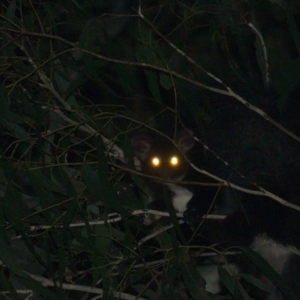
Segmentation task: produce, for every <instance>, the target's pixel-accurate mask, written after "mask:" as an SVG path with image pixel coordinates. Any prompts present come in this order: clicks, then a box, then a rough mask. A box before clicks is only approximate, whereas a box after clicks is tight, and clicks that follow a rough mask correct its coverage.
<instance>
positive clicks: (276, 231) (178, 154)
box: [132, 116, 300, 300]
mask: <svg viewBox="0 0 300 300" xmlns="http://www.w3.org/2000/svg"><path fill="white" fill-rule="evenodd" d="M227 121H228V122H227ZM227 121H226V118H225V119H224V116H223V119H219V120H217V121H216V122H215V123H214V124H213V126H211V128H210V130H209V131H207V134H204V135H203V136H202V138H203V142H204V144H205V145H207V146H208V147H209V148H210V149H213V150H214V151H215V152H216V153H218V155H219V156H220V157H221V158H222V160H220V159H219V158H217V157H216V155H215V154H214V153H212V152H210V151H207V150H203V147H202V146H200V145H195V140H194V138H193V135H192V133H191V132H187V131H180V132H179V133H178V135H177V136H176V137H175V139H174V142H171V141H170V140H169V139H166V138H163V137H162V136H158V135H156V134H155V135H152V134H149V133H146V132H141V133H138V134H137V135H136V136H134V137H133V139H132V147H133V149H134V153H135V155H136V156H137V157H138V158H139V159H140V160H141V169H142V171H143V172H145V173H146V174H149V175H152V176H155V177H157V179H150V180H149V186H150V190H152V194H151V199H152V200H151V203H150V204H149V207H150V208H158V209H166V205H165V199H166V198H168V199H171V201H172V203H173V207H174V209H175V210H176V211H177V212H184V213H185V216H186V219H187V220H189V221H190V222H193V223H195V222H200V221H201V220H202V217H203V215H205V214H206V213H208V212H209V213H213V214H225V215H227V217H226V218H225V219H224V220H223V221H215V220H205V222H204V223H203V226H202V227H201V233H202V234H203V235H205V236H206V237H207V239H208V240H210V241H211V242H212V243H219V244H224V245H225V246H251V247H252V249H253V250H255V251H256V252H257V253H259V254H261V255H262V257H264V258H265V259H266V260H267V261H268V262H269V264H270V265H271V266H273V268H274V269H275V270H276V271H277V272H278V273H279V274H281V275H282V276H283V277H284V279H285V280H286V281H287V282H288V284H289V287H290V289H291V290H292V291H293V292H294V293H295V294H298V296H299V295H300V288H299V287H298V286H299V285H298V284H294V282H295V281H297V280H299V279H300V256H299V253H300V251H299V250H300V222H298V220H299V219H300V212H299V211H298V210H295V209H292V208H289V207H287V206H283V205H282V204H280V203H278V202H276V201H274V200H273V199H270V198H268V197H264V196H255V195H252V194H247V193H242V192H238V191H236V190H233V189H231V188H230V187H226V188H225V187H223V188H222V189H221V190H219V188H218V187H216V186H213V187H208V186H203V185H193V186H190V185H185V181H193V182H195V181H200V182H201V181H202V182H209V183H215V181H214V180H211V179H207V177H206V176H204V175H202V174H199V173H197V172H196V171H195V170H193V169H191V167H190V165H189V164H188V163H187V162H186V160H185V158H184V155H187V156H189V159H190V160H192V162H193V163H194V160H193V158H195V157H196V161H197V162H196V163H195V165H197V166H198V167H200V168H203V169H205V170H207V171H209V172H211V173H213V174H215V175H217V176H218V177H220V178H222V179H224V180H226V181H229V182H231V183H234V184H237V185H239V186H242V187H245V188H249V189H253V190H259V189H260V187H263V188H264V189H266V190H268V191H270V192H272V193H274V194H276V195H278V196H280V197H282V198H284V199H285V200H287V201H290V202H293V203H295V204H300V199H299V195H300V185H299V183H300V147H299V144H298V142H297V141H295V140H293V139H292V138H290V137H288V136H286V135H285V134H284V133H283V132H281V131H280V130H277V129H275V128H274V127H273V126H272V125H271V124H269V123H268V122H266V121H264V120H263V119H260V117H259V116H254V117H251V118H248V117H247V118H243V117H241V118H236V119H235V120H230V121H229V120H227ZM189 153H193V155H194V156H193V157H191V156H190V155H189ZM183 154H184V155H183ZM195 155H196V156H195ZM225 161H226V163H224V162H225ZM174 180H175V181H176V182H174ZM178 180H179V181H180V180H182V181H183V183H182V184H180V183H178V182H177V181H178ZM261 278H263V279H264V281H265V282H266V284H267V285H268V286H269V289H270V291H269V294H263V296H261V295H260V297H261V299H272V300H275V299H276V300H278V299H285V298H284V296H283V294H282V293H281V292H280V291H278V290H277V289H276V287H275V286H274V285H273V284H272V283H271V282H270V281H269V280H267V279H265V278H264V276H262V277H261Z"/></svg>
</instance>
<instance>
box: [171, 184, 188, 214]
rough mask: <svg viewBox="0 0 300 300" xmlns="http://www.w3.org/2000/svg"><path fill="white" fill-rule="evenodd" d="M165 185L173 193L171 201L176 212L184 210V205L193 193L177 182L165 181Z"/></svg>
mask: <svg viewBox="0 0 300 300" xmlns="http://www.w3.org/2000/svg"><path fill="white" fill-rule="evenodd" d="M167 186H168V187H169V189H170V190H171V191H172V192H173V193H174V196H173V199H172V202H173V206H174V209H175V210H176V212H179V213H183V212H184V211H186V205H187V203H188V202H189V201H190V200H191V199H192V197H193V193H192V192H191V191H189V190H187V189H185V188H184V187H182V186H180V185H177V184H173V183H167Z"/></svg>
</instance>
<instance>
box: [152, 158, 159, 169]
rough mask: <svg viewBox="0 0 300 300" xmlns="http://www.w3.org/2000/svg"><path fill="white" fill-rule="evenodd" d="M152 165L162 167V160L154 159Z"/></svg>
mask: <svg viewBox="0 0 300 300" xmlns="http://www.w3.org/2000/svg"><path fill="white" fill-rule="evenodd" d="M152 165H153V166H156V167H157V166H159V165H160V160H159V158H157V157H154V158H152Z"/></svg>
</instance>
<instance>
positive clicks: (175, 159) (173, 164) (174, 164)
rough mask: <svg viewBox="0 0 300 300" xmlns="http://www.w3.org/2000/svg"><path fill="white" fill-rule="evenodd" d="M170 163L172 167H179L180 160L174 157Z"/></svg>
mask: <svg viewBox="0 0 300 300" xmlns="http://www.w3.org/2000/svg"><path fill="white" fill-rule="evenodd" d="M170 163H171V165H172V166H177V165H178V158H177V157H176V156H173V157H172V158H171V160H170Z"/></svg>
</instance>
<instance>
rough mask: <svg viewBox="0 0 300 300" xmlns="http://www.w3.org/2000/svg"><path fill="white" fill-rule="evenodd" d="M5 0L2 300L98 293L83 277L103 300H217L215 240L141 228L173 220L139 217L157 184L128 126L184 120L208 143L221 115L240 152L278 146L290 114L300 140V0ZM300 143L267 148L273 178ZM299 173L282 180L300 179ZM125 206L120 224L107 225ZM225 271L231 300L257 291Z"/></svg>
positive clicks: (1, 36) (1, 35) (162, 128)
mask: <svg viewBox="0 0 300 300" xmlns="http://www.w3.org/2000/svg"><path fill="white" fill-rule="evenodd" d="M140 5H141V6H140ZM0 8H1V14H0V43H1V47H0V53H1V54H0V70H1V71H0V79H1V81H0V82H1V85H0V101H1V109H0V139H1V143H0V259H1V261H2V264H1V266H0V290H1V291H7V292H8V294H6V296H4V294H1V293H0V297H1V299H2V298H3V299H96V296H97V294H98V295H99V293H100V291H99V290H88V289H84V287H92V288H99V289H102V292H103V299H119V298H120V299H202V298H203V299H215V298H219V299H221V296H219V297H217V296H212V295H208V294H206V293H205V292H204V291H205V289H204V286H205V285H204V283H203V280H202V278H201V276H200V274H199V273H197V270H196V266H197V264H198V263H199V261H200V263H201V258H199V253H202V252H205V251H207V250H208V249H207V248H210V249H209V250H210V253H212V252H214V251H216V250H215V249H214V247H212V246H211V245H205V246H206V247H204V246H202V244H201V245H200V244H198V243H197V242H196V241H195V240H193V239H191V240H188V241H186V240H185V241H184V240H182V239H180V238H178V235H179V236H180V235H181V234H183V235H184V234H185V233H184V232H185V230H189V228H185V226H183V227H182V228H181V227H180V226H179V224H178V223H177V224H176V225H175V227H174V228H173V229H171V230H166V231H163V232H161V233H160V234H157V235H155V236H153V237H151V238H149V241H143V240H142V238H144V237H148V235H150V234H151V233H153V231H154V232H156V231H157V230H158V229H159V228H160V226H161V225H156V226H154V227H150V228H148V227H146V226H143V225H142V218H143V217H142V215H136V216H132V211H134V210H137V209H142V208H145V201H146V200H145V199H146V197H147V196H146V195H145V183H144V180H143V178H142V177H141V176H137V174H136V173H134V172H130V170H129V169H134V160H133V155H132V149H131V147H130V138H131V137H132V136H133V135H134V134H135V133H136V132H137V131H139V130H140V129H141V128H147V129H148V130H150V131H151V130H152V129H154V130H156V131H158V132H160V133H161V134H162V135H167V136H169V137H172V136H174V132H175V131H176V130H177V129H178V128H182V127H185V128H188V129H191V130H192V131H193V132H194V134H195V136H196V137H199V138H201V137H203V138H204V140H205V137H207V136H208V135H210V130H211V129H210V128H212V127H213V126H215V125H214V124H218V126H220V127H222V128H224V134H222V137H221V139H217V142H216V143H215V144H214V146H215V148H214V149H213V150H214V151H215V152H216V153H223V152H226V149H225V150H224V149H223V148H222V147H223V146H222V145H223V144H222V143H221V140H222V139H223V140H224V141H225V144H226V145H227V146H226V147H229V148H230V149H233V148H240V149H246V148H247V147H248V145H252V144H255V143H260V142H261V141H264V142H266V140H265V139H270V143H271V144H274V143H275V141H274V140H275V139H276V138H277V136H278V135H277V133H274V135H273V130H274V132H278V131H279V132H281V130H280V128H278V126H277V127H276V124H281V125H282V126H284V128H286V129H287V130H289V131H290V132H291V136H292V137H289V139H292V140H293V142H291V144H292V145H294V144H297V143H298V141H299V138H298V137H297V136H299V135H300V123H299V116H300V102H299V96H300V82H299V78H300V60H299V57H300V2H299V1H297V0H281V1H279V0H278V1H271V0H270V1H260V0H249V1H246V0H220V1H208V0H203V1H191V0H188V1H176V0H170V1H164V0H157V1H140V2H139V1H135V0H124V1H122V0H115V1H106V0H102V1H101V0H98V1H97V0H93V1H83V0H73V1H72V0H67V1H59V0H56V1H52V0H50V1H43V0H40V1H35V0H32V1H27V0H24V1H17V0H12V1H2V3H1V6H0ZM230 91H233V92H234V93H232V94H230V95H229V94H228V93H229V92H230ZM241 99H243V100H242V101H246V102H244V103H243V104H242V103H241V101H240V100H241ZM250 104H252V105H253V106H254V109H253V110H252V109H249V105H250ZM250 108H252V106H250ZM259 109H262V110H263V112H264V113H266V114H267V115H268V117H265V116H264V113H261V111H260V110H259ZM269 118H272V120H274V121H275V123H276V124H275V126H274V125H271V122H273V121H271V122H270V121H269ZM256 119H257V120H259V121H258V123H255V124H258V127H257V135H255V136H250V137H249V136H247V132H248V128H249V126H251V124H252V123H251V122H252V120H256ZM241 120H245V122H244V123H243V122H242V121H241ZM248 120H251V121H249V122H248ZM212 124H213V125H212ZM228 128H233V130H231V129H228ZM265 128H271V129H268V131H265ZM237 129H238V130H237ZM255 129H256V128H255ZM266 132H267V133H266ZM281 135H286V133H283V132H281V133H280V136H281ZM231 139H232V143H231V142H230V141H231ZM252 139H253V140H252ZM208 140H209V138H208ZM266 143H268V141H267V142H266ZM288 145H290V144H288ZM201 147H202V146H201ZM297 147H298V145H297V146H295V147H292V148H291V147H289V146H287V147H285V146H283V147H282V148H283V149H278V152H276V153H274V152H271V153H270V155H269V156H268V158H267V159H270V160H269V161H270V164H272V166H274V168H272V172H273V169H274V170H275V171H274V172H273V173H272V174H271V175H270V178H269V177H268V179H266V180H265V181H262V182H263V183H265V182H266V186H267V187H268V186H269V185H270V186H272V184H273V183H274V182H276V180H277V179H276V178H275V177H276V164H277V163H278V161H280V158H281V157H286V156H289V157H292V158H293V155H295V164H299V162H298V161H297V159H296V158H297V157H298V156H299V155H300V154H298V153H296V154H294V153H293V149H297ZM290 148H291V149H292V150H290ZM199 149H200V148H199ZM218 151H219V152H218ZM222 151H223V152H222ZM287 151H290V152H291V153H288V154H286V152H287ZM201 153H202V152H201ZM282 153H284V155H282ZM198 158H199V155H198ZM198 158H197V157H195V161H194V163H197V162H198V160H197V159H198ZM232 160H233V162H235V158H234V157H233V158H232ZM291 160H292V159H291ZM292 161H293V160H292ZM251 163H252V162H251V160H249V164H251ZM278 164H279V163H278ZM262 165H263V164H262ZM241 169H242V170H239V171H244V172H245V173H247V170H248V166H245V168H244V167H242V168H241ZM250 169H251V168H250ZM295 169H296V168H295ZM290 170H291V173H290V174H287V175H286V176H285V177H284V179H285V180H286V181H287V183H286V185H285V187H286V189H288V190H289V191H290V190H291V189H293V187H295V186H296V187H297V188H295V190H296V191H298V186H299V183H300V182H298V181H297V180H295V176H294V175H295V174H294V173H293V164H290ZM287 173H288V172H287ZM246 175H247V174H246ZM248 175H249V174H248ZM273 175H274V176H273ZM249 176H250V177H251V174H250V175H249ZM296 178H297V176H296ZM226 179H227V178H226ZM269 183H270V184H269ZM258 184H261V182H258ZM280 196H281V195H280ZM115 213H118V214H120V215H121V216H122V220H119V221H116V222H114V223H105V222H102V223H101V221H103V220H107V216H110V217H111V218H114V217H117V215H116V214H115ZM267 215H268V213H267V212H266V217H267ZM92 221H97V222H98V223H97V224H93V223H92ZM169 221H170V220H167V223H166V224H168V222H169ZM295 222H296V221H295ZM75 224H77V225H78V226H75ZM163 225H165V224H163ZM186 227H187V226H186ZM243 251H244V252H245V255H246V256H247V253H248V258H249V259H250V261H251V263H253V264H258V265H259V266H260V267H261V269H262V270H263V271H264V272H268V270H267V269H266V270H264V265H263V263H261V262H260V261H259V258H253V257H252V256H251V255H252V254H251V253H250V252H247V250H243ZM249 251H250V250H249ZM249 253H250V254H249ZM219 254H220V253H219ZM251 259H252V260H251ZM150 263H151V264H150ZM222 270H223V271H221V272H220V276H221V280H222V283H223V285H224V286H226V291H225V292H224V297H227V299H237V298H238V299H250V298H249V296H248V295H247V291H248V290H247V285H249V284H250V285H251V284H252V285H257V282H255V279H253V278H252V277H247V276H245V277H244V278H243V280H241V281H240V282H238V280H237V279H236V278H234V277H231V276H230V275H229V273H228V272H227V273H226V272H225V271H224V269H223V268H222ZM32 275H35V276H38V277H35V278H33V277H32ZM273 275H274V274H273V273H272V271H271V275H270V276H271V277H272V276H273ZM249 276H250V275H249ZM274 276H276V275H274ZM245 278H246V279H245ZM46 280H49V281H46ZM277 282H278V281H277ZM62 284H65V285H62ZM74 287H77V288H78V289H77V290H76V289H75V288H74ZM20 290H23V291H25V290H31V291H32V293H33V294H32V296H31V297H29V298H26V297H27V296H28V291H27V292H26V293H20V292H19V291H20ZM120 293H123V294H120ZM138 296H139V297H141V298H138ZM93 297H94V298H93Z"/></svg>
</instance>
